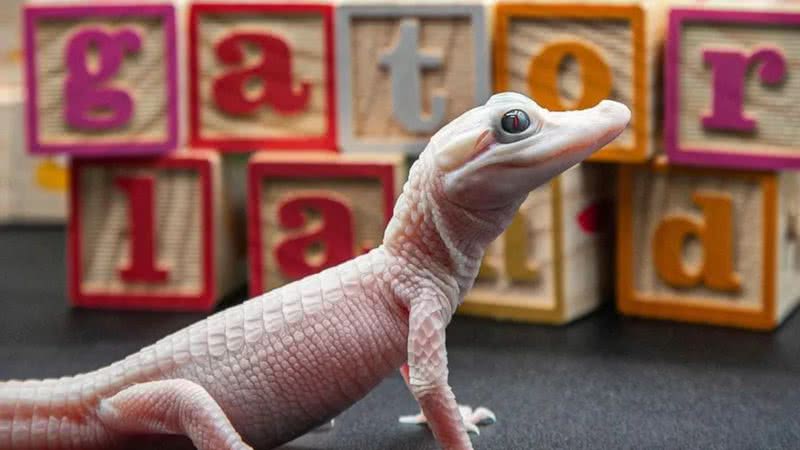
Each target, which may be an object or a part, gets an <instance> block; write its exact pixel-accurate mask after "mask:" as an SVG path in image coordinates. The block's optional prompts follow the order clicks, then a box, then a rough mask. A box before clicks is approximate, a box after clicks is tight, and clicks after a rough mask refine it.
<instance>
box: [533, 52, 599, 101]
mask: <svg viewBox="0 0 800 450" xmlns="http://www.w3.org/2000/svg"><path fill="white" fill-rule="evenodd" d="M601 54H602V50H601V49H600V48H599V47H596V46H595V45H593V44H590V43H587V42H580V41H556V42H553V43H551V44H548V45H546V46H544V48H543V49H542V51H540V52H539V54H537V55H536V56H534V57H533V58H532V59H531V62H530V64H529V65H528V89H529V90H530V92H531V95H532V96H533V98H534V100H536V102H538V103H539V104H540V105H542V106H543V107H545V108H547V109H552V110H566V109H585V108H590V107H592V106H594V105H596V104H598V103H599V102H600V101H601V100H603V99H605V98H608V97H609V96H610V95H609V94H611V69H609V67H608V64H606V62H605V61H604V60H603V57H602V56H601ZM567 56H572V57H573V58H575V59H576V60H577V61H578V64H579V65H580V67H581V86H583V92H582V93H581V95H580V99H578V101H577V102H576V103H575V104H574V105H564V104H563V102H562V101H561V97H560V96H559V95H558V76H559V66H560V65H561V62H562V61H563V60H564V58H566V57H567Z"/></svg>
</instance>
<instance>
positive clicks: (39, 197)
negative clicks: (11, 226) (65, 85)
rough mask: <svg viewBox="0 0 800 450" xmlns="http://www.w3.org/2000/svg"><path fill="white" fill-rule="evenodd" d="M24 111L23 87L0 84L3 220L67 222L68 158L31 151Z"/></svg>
mask: <svg viewBox="0 0 800 450" xmlns="http://www.w3.org/2000/svg"><path fill="white" fill-rule="evenodd" d="M23 114H24V105H23V94H22V92H21V90H20V88H18V87H15V88H5V89H4V88H0V222H13V223H64V221H65V219H66V212H67V201H66V192H67V178H68V171H67V165H66V161H65V159H64V158H55V157H41V156H32V155H29V154H28V153H27V151H26V148H25V137H24V131H23V130H24V127H23V117H22V116H23Z"/></svg>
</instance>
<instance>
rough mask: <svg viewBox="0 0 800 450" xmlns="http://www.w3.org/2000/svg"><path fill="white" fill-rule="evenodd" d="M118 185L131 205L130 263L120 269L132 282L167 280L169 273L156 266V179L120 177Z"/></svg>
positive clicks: (124, 277)
mask: <svg viewBox="0 0 800 450" xmlns="http://www.w3.org/2000/svg"><path fill="white" fill-rule="evenodd" d="M116 185H117V187H119V188H120V189H122V190H123V191H125V193H126V194H127V195H128V205H129V208H130V227H131V228H130V241H131V246H130V264H129V265H128V266H127V267H124V268H122V269H120V271H119V272H120V277H122V279H123V280H124V281H126V282H128V283H131V282H136V281H139V282H147V283H159V282H164V281H167V276H168V275H169V274H168V272H167V271H166V270H164V269H161V268H159V267H156V255H155V253H156V249H155V247H156V240H155V217H154V211H153V209H155V199H154V191H155V180H154V179H153V178H152V177H120V178H117V180H116Z"/></svg>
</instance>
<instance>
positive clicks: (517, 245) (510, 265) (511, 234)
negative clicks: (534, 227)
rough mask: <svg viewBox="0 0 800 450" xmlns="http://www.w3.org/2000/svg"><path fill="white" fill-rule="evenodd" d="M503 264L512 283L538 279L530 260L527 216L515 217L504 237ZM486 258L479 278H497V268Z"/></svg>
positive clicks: (479, 272)
mask: <svg viewBox="0 0 800 450" xmlns="http://www.w3.org/2000/svg"><path fill="white" fill-rule="evenodd" d="M502 239H503V242H502V245H503V263H504V265H505V271H506V274H507V275H508V278H509V280H510V281H512V282H515V281H516V282H524V281H534V280H536V278H537V277H538V275H539V274H538V271H537V270H536V266H535V265H533V264H530V263H529V262H528V261H527V259H528V247H529V245H528V227H527V220H526V219H525V216H523V215H522V214H520V213H517V215H515V216H514V220H512V221H511V225H509V227H508V229H507V230H506V231H505V232H504V233H503V235H502ZM487 259H488V258H484V259H483V262H482V263H481V268H480V270H479V271H478V277H480V278H482V279H485V280H494V279H496V278H497V268H495V267H494V266H493V265H492V264H491V262H489V261H487Z"/></svg>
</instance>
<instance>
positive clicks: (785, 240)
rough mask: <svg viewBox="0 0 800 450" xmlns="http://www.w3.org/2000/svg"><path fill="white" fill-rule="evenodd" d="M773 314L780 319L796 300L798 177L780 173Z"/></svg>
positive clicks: (799, 282) (799, 293)
mask: <svg viewBox="0 0 800 450" xmlns="http://www.w3.org/2000/svg"><path fill="white" fill-rule="evenodd" d="M778 193H779V198H778V228H777V230H776V232H777V245H778V252H777V259H778V261H777V263H776V267H777V268H778V273H777V282H778V286H777V295H778V301H777V314H778V320H779V321H780V320H783V318H784V317H786V316H787V315H788V314H789V313H790V312H792V310H793V309H794V308H795V307H796V306H797V304H798V301H800V174H797V173H796V172H788V171H787V172H783V173H781V174H780V176H779V181H778Z"/></svg>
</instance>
